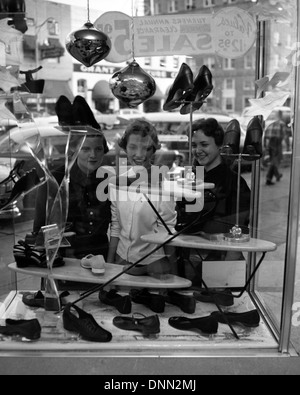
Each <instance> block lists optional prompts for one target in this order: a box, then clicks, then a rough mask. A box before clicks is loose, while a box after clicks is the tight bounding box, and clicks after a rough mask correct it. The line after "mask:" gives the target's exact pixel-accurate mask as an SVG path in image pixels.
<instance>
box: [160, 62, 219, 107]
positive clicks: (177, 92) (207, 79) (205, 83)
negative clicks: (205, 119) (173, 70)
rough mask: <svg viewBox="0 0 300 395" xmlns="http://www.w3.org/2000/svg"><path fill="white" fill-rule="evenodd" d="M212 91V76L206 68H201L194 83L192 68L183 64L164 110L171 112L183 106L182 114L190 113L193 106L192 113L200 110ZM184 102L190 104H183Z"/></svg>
mask: <svg viewBox="0 0 300 395" xmlns="http://www.w3.org/2000/svg"><path fill="white" fill-rule="evenodd" d="M212 90H213V85H212V74H211V72H210V70H209V69H208V68H207V67H206V66H202V67H201V69H200V71H199V73H198V75H197V77H196V78H195V80H194V81H193V72H192V70H191V68H190V67H189V66H188V65H187V64H186V63H183V64H182V65H181V67H180V70H179V73H178V74H177V76H176V78H175V81H174V83H173V85H172V86H171V88H170V90H169V94H168V97H167V100H166V102H165V104H164V106H163V109H164V111H171V110H175V109H176V108H178V107H180V106H181V105H182V104H183V106H182V108H181V110H180V113H181V114H188V113H190V111H191V106H192V111H195V110H199V109H200V108H201V107H202V105H203V103H204V100H205V99H206V98H207V97H208V96H209V94H210V93H211V92H212ZM184 101H186V102H189V103H183V102H184Z"/></svg>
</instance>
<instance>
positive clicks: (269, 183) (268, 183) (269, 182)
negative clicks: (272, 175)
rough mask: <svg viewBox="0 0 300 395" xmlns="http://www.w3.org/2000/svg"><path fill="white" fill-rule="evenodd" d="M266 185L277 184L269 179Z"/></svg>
mask: <svg viewBox="0 0 300 395" xmlns="http://www.w3.org/2000/svg"><path fill="white" fill-rule="evenodd" d="M266 185H275V183H274V182H272V181H270V180H267V181H266Z"/></svg>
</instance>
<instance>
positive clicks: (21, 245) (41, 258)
mask: <svg viewBox="0 0 300 395" xmlns="http://www.w3.org/2000/svg"><path fill="white" fill-rule="evenodd" d="M13 254H14V258H15V261H16V264H17V266H18V267H19V268H26V267H39V268H42V269H47V267H48V266H47V256H46V251H45V250H44V249H43V250H37V249H35V248H33V247H31V246H29V245H28V244H27V243H25V241H23V240H19V241H18V244H16V245H15V246H14V250H13ZM64 264H65V262H64V260H63V258H62V257H61V256H60V255H59V254H57V256H56V258H55V260H54V262H53V267H54V268H55V267H61V266H64Z"/></svg>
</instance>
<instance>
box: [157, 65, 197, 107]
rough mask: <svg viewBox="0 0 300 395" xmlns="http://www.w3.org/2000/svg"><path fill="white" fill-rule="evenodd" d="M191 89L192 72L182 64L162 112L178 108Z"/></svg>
mask: <svg viewBox="0 0 300 395" xmlns="http://www.w3.org/2000/svg"><path fill="white" fill-rule="evenodd" d="M193 87H194V84H193V72H192V70H191V68H190V67H189V66H188V65H187V64H186V63H182V65H181V67H180V70H179V72H178V74H177V77H176V78H175V81H174V83H173V85H172V86H171V88H170V90H169V94H168V97H167V100H166V102H165V104H164V105H163V109H164V111H171V110H175V109H176V108H178V107H180V106H181V105H182V103H181V102H182V100H184V99H185V98H186V96H187V95H188V94H189V93H190V92H191V91H192V89H193Z"/></svg>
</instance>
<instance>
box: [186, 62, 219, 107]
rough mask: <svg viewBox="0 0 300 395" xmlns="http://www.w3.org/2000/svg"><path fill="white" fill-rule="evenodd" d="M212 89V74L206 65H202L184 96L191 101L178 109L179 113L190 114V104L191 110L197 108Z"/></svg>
mask: <svg viewBox="0 0 300 395" xmlns="http://www.w3.org/2000/svg"><path fill="white" fill-rule="evenodd" d="M212 90H213V84H212V74H211V72H210V70H209V68H208V67H207V66H202V67H201V69H200V70H199V73H198V75H197V77H196V78H195V81H194V88H193V89H192V91H191V92H190V93H189V94H188V95H187V96H186V98H185V100H186V101H187V102H192V103H187V104H184V105H183V106H182V108H181V109H180V114H190V112H191V106H192V110H193V111H196V110H199V109H200V108H201V107H202V106H203V103H204V101H205V99H206V98H207V97H208V96H209V95H210V94H211V92H212Z"/></svg>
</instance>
